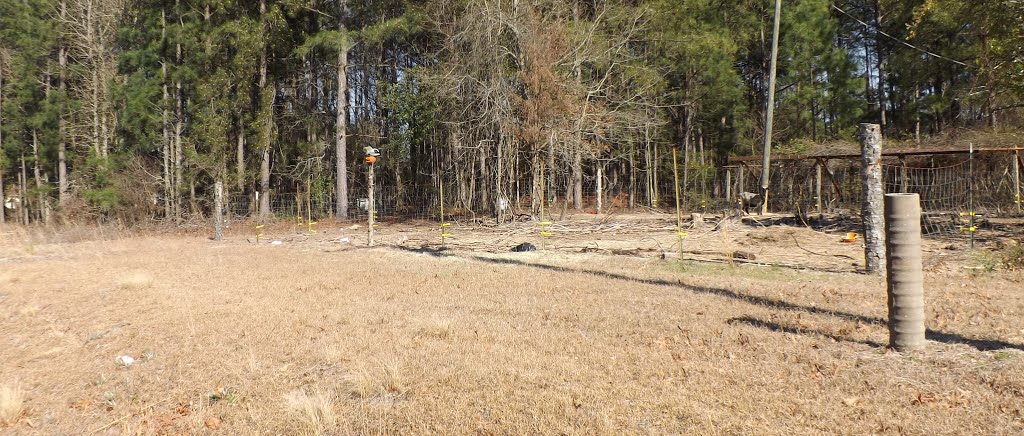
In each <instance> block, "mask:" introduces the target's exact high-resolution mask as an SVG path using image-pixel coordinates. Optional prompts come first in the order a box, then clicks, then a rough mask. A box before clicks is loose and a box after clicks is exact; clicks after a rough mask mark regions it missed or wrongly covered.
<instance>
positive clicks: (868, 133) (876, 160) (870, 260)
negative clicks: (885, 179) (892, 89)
mask: <svg viewBox="0 0 1024 436" xmlns="http://www.w3.org/2000/svg"><path fill="white" fill-rule="evenodd" d="M858 136H859V137H860V144H861V181H862V191H863V197H862V202H861V214H862V216H863V220H864V269H865V270H866V271H867V272H868V273H872V274H882V275H884V274H885V269H884V268H883V267H884V265H885V263H884V262H885V235H884V231H885V225H884V224H885V223H884V221H885V217H884V215H883V208H884V201H885V196H884V190H883V188H882V127H881V126H879V125H878V124H861V125H860V129H859V130H858Z"/></svg>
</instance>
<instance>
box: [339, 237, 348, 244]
mask: <svg viewBox="0 0 1024 436" xmlns="http://www.w3.org/2000/svg"><path fill="white" fill-rule="evenodd" d="M338 242H339V243H342V244H348V238H341V239H338Z"/></svg>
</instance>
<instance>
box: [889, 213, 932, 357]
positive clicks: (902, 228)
mask: <svg viewBox="0 0 1024 436" xmlns="http://www.w3.org/2000/svg"><path fill="white" fill-rule="evenodd" d="M885 257H886V272H887V274H886V277H887V282H888V286H887V288H888V300H889V345H890V346H891V347H892V348H894V349H896V350H897V351H913V350H918V349H921V348H923V347H924V346H925V326H924V269H923V267H922V264H921V198H920V196H919V195H918V194H886V196H885Z"/></svg>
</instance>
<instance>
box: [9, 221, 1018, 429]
mask: <svg viewBox="0 0 1024 436" xmlns="http://www.w3.org/2000/svg"><path fill="white" fill-rule="evenodd" d="M339 227H343V226H339ZM453 231H456V232H457V231H459V229H455V230H453ZM463 231H464V232H467V233H468V231H467V230H463ZM277 232H278V233H277V234H276V236H275V237H276V238H277V239H279V240H283V241H285V243H284V244H283V245H280V246H271V245H267V244H261V245H259V246H257V245H254V244H252V243H249V242H246V240H245V235H241V234H238V235H235V236H233V237H231V236H229V238H228V239H227V240H226V241H224V242H222V243H214V242H210V241H208V240H206V239H205V238H198V237H196V238H187V237H149V238H135V239H130V238H126V239H120V240H114V241H105V242H89V241H83V242H78V243H75V244H56V245H54V244H40V245H37V246H36V248H35V253H36V254H34V255H32V256H24V257H19V258H17V259H16V260H13V261H9V262H5V264H4V265H3V269H4V273H5V274H7V275H6V276H5V277H7V279H6V282H5V283H4V284H3V286H2V289H0V350H2V353H3V359H0V380H19V381H20V383H21V387H22V389H23V391H24V392H31V394H32V407H31V411H30V412H28V413H23V414H22V416H23V417H24V418H26V419H22V420H20V421H19V423H17V424H15V425H14V426H12V427H10V428H8V429H5V431H12V432H14V433H15V434H17V433H25V434H53V433H87V432H92V431H94V430H102V431H108V430H111V429H112V431H114V432H120V433H143V434H152V433H164V434H168V433H170V434H173V433H185V434H189V433H198V432H202V431H208V430H210V429H213V428H214V427H216V428H217V429H218V431H220V432H222V433H224V434H265V433H274V434H294V433H308V434H317V433H323V434H365V433H387V434H438V433H447V434H465V433H501V434H510V433H511V434H522V433H539V434H550V433H566V434H580V433H586V434H595V433H599V434H639V433H676V434H678V433H687V434H693V433H698V434H737V433H738V434H807V433H839V434H864V433H889V434H896V433H917V434H948V433H975V434H977V433H984V434H1017V433H1020V432H1022V431H1024V352H1022V351H1021V348H1022V347H1024V345H1022V344H1024V330H1021V328H1022V327H1021V325H1020V323H1019V319H1020V314H1021V313H1022V312H1024V295H1021V293H1020V283H1021V281H1022V280H1024V276H1022V273H1020V272H1017V273H1012V274H1011V273H995V272H994V273H981V274H979V273H971V272H965V270H963V269H960V268H950V269H945V270H935V271H932V272H930V273H929V274H928V286H929V288H928V294H927V298H928V301H927V303H928V324H929V327H930V328H931V329H933V330H935V331H936V335H934V336H933V339H935V340H934V341H933V342H931V344H930V346H929V348H928V349H927V350H926V351H924V352H921V353H914V354H907V355H901V354H897V353H892V352H888V351H886V350H885V348H884V344H885V342H886V338H887V331H886V327H885V325H884V323H883V322H882V321H881V320H882V319H883V318H884V317H885V310H886V308H885V296H884V293H885V290H884V285H883V284H882V283H881V282H880V281H879V280H878V279H875V278H872V277H866V276H863V275H859V274H852V273H822V272H813V271H812V272H808V271H795V270H792V269H789V268H781V267H771V266H768V267H761V266H749V265H735V266H729V265H725V264H704V263H684V264H682V265H680V264H678V263H675V262H666V261H661V260H657V259H653V258H650V257H643V256H610V255H604V254H594V253H585V254H581V253H569V252H568V251H570V250H568V249H566V250H564V251H554V250H549V251H547V252H543V253H523V254H508V253H490V254H489V253H480V252H465V251H459V250H454V251H452V252H450V253H449V254H448V255H445V256H440V257H438V256H432V255H430V254H421V253H415V252H408V251H402V250H397V249H392V248H376V249H365V248H357V247H353V246H352V244H347V245H346V244H339V243H336V242H330V241H331V240H333V239H335V238H337V237H339V236H341V235H343V234H344V233H343V232H341V231H336V230H334V229H329V228H328V227H327V226H326V225H325V226H323V230H322V231H321V233H320V234H318V235H316V236H306V235H300V234H297V233H287V232H286V231H285V230H278V231H277ZM758 232H760V231H758ZM801 232H802V230H801ZM358 233H359V232H358V230H354V231H351V232H350V234H349V235H348V236H349V237H352V238H353V239H354V238H355V235H356V234H358ZM467 233H464V234H463V235H464V236H466V235H467ZM424 235H426V232H424ZM758 235H760V233H758ZM769 236H770V235H764V237H769ZM797 236H798V237H801V236H806V237H807V238H813V237H814V236H813V235H804V234H802V233H797ZM381 237H382V238H395V240H396V241H397V240H398V238H400V237H404V238H406V240H407V241H409V242H408V244H409V245H412V246H414V247H415V246H416V245H415V244H416V243H417V242H418V241H417V239H416V238H418V237H419V236H417V234H416V233H403V234H399V232H398V231H396V228H395V226H392V227H390V228H389V227H387V225H384V226H382V230H381ZM423 237H424V238H426V237H427V236H423ZM521 237H522V235H521V234H519V233H515V232H513V233H510V234H509V235H507V236H503V237H497V238H495V237H492V238H491V239H490V242H489V243H491V244H493V246H495V247H497V246H499V244H502V245H503V244H505V243H506V242H513V241H518V242H522V239H521ZM714 237H717V236H715V235H703V234H699V233H695V237H694V238H693V239H694V240H693V241H691V242H693V243H694V245H696V244H697V243H698V242H699V241H700V238H707V240H708V241H711V240H712V239H711V238H714ZM774 237H776V238H777V242H775V243H774V244H777V245H782V244H786V243H787V242H786V241H787V240H789V239H787V238H788V236H787V235H783V234H781V233H780V234H777V235H775V236H774ZM602 238H603V239H602V241H601V242H599V243H598V244H599V245H600V246H601V247H604V246H617V247H626V248H628V247H629V245H630V244H633V245H634V246H635V245H636V244H638V243H643V244H650V245H651V246H655V247H656V244H654V243H651V242H643V239H642V237H636V235H635V234H616V233H614V232H611V233H608V234H604V235H602ZM481 239H482V240H483V239H484V238H482V237H481ZM668 239H669V240H670V239H672V238H671V237H670V238H668ZM831 239H832V238H831V237H822V239H821V241H820V243H821V244H827V243H829V242H828V241H830V240H831ZM613 240H614V241H617V242H614V243H613ZM630 241H632V242H630ZM638 241H640V242H638ZM456 242H457V241H456ZM518 242H517V243H518ZM554 242H558V241H553V244H552V245H554ZM558 243H564V244H565V245H566V246H569V245H570V244H569V242H558ZM800 243H801V245H802V246H805V247H807V248H809V249H812V250H815V251H817V250H819V249H820V248H811V247H812V246H811V245H804V241H803V240H801V242H800ZM616 244H617V245H616ZM513 245H514V244H513ZM766 246H768V247H769V248H766V249H765V252H769V251H771V250H785V249H786V248H777V247H772V244H766ZM337 247H341V249H340V250H338V249H336V248H337ZM634 248H635V247H634ZM841 249H843V250H846V249H847V248H846V247H841ZM789 250H793V247H791V246H790V248H789ZM850 250H852V251H856V249H854V248H850ZM495 251H499V250H495ZM501 251H504V250H501ZM771 252H774V251H771ZM136 272H140V273H143V276H144V278H145V280H142V279H140V280H134V279H133V280H129V279H126V277H131V275H132V274H134V273H136ZM138 283H141V285H137V284H138ZM126 284H128V285H127V286H126ZM121 355H129V356H135V357H141V358H140V359H139V361H137V362H136V363H134V364H132V365H130V366H128V367H119V366H118V365H116V363H115V359H116V358H117V356H121ZM29 421H31V423H32V425H34V427H33V426H29V425H28V422H29ZM211 423H213V424H211Z"/></svg>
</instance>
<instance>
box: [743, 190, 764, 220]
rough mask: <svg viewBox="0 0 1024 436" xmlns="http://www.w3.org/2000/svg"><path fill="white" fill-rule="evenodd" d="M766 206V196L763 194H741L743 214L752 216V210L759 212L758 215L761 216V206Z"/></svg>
mask: <svg viewBox="0 0 1024 436" xmlns="http://www.w3.org/2000/svg"><path fill="white" fill-rule="evenodd" d="M763 204H764V196H763V195H761V194H755V193H753V192H740V208H742V209H743V213H745V214H748V215H749V214H750V208H754V209H756V210H757V214H758V215H760V214H761V205H763Z"/></svg>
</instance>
